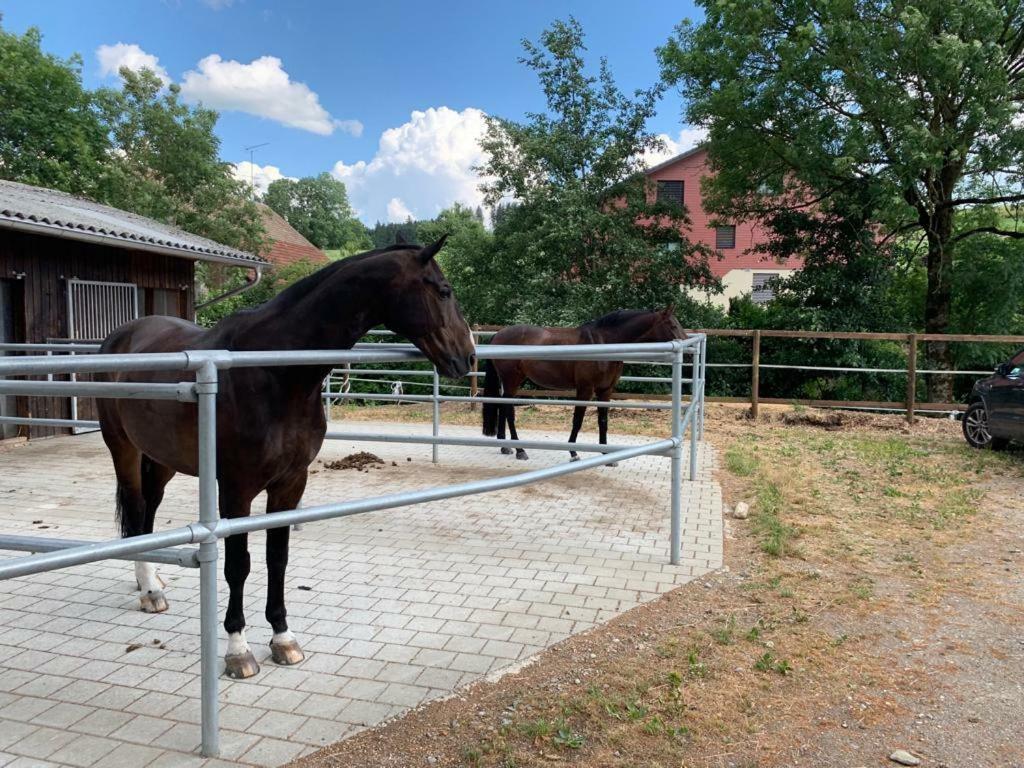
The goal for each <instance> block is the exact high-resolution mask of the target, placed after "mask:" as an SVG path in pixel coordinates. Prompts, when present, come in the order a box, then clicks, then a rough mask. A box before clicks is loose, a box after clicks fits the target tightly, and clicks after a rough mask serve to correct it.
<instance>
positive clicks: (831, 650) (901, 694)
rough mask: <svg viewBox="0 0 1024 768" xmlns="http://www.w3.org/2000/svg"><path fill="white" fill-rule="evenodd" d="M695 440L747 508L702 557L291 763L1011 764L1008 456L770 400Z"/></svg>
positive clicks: (739, 767) (1023, 473)
mask: <svg viewBox="0 0 1024 768" xmlns="http://www.w3.org/2000/svg"><path fill="white" fill-rule="evenodd" d="M342 415H343V416H344V417H345V418H361V417H367V418H374V419H380V418H405V419H408V420H417V419H429V414H428V413H427V412H426V411H425V410H424V409H417V408H416V407H404V406H399V407H388V408H372V409H355V408H344V409H342ZM477 418H479V417H478V415H477V414H473V413H469V412H468V410H467V411H460V412H453V413H447V412H446V415H445V420H446V421H451V422H460V421H465V422H466V423H471V422H472V421H473V420H475V419H477ZM664 419H665V417H664V416H663V415H660V414H654V415H649V414H626V413H622V412H613V414H612V422H611V424H612V426H611V431H612V432H613V434H614V432H615V431H619V432H635V433H653V434H660V433H663V431H664V429H665V421H664ZM518 421H519V423H521V425H522V426H524V427H540V426H551V425H554V424H560V423H562V422H563V421H564V414H558V413H556V412H555V411H554V410H553V409H544V408H539V409H538V408H530V409H525V410H524V412H523V413H522V414H521V415H520V416H519V418H518ZM706 436H707V438H708V439H709V440H710V441H711V442H712V443H713V444H714V445H715V447H716V448H717V449H718V452H719V462H720V464H721V466H720V468H719V472H718V475H719V479H720V481H721V483H722V486H723V490H724V492H725V497H726V500H727V503H728V507H729V509H730V510H731V509H732V507H733V505H735V504H736V503H737V502H741V501H743V502H746V503H748V504H749V505H750V516H749V517H748V518H747V519H732V518H730V519H729V520H728V525H727V529H726V530H727V534H726V537H727V538H726V548H725V556H726V563H727V566H726V568H725V569H724V570H723V571H722V572H719V573H715V574H711V575H709V576H707V577H704V578H702V579H699V580H697V581H695V582H692V583H690V584H688V585H686V586H684V587H682V588H680V589H677V590H675V591H674V592H671V593H669V594H667V595H666V596H665V597H664V598H662V599H661V600H658V601H655V602H653V603H649V604H647V605H645V606H642V607H640V608H637V609H635V610H633V611H630V612H628V613H626V614H624V615H622V616H620V617H619V618H617V619H615V620H613V621H612V622H610V623H608V624H606V625H604V626H601V627H599V628H596V629H594V630H592V631H590V632H588V633H586V634H583V635H579V636H576V637H573V638H570V639H569V640H567V641H565V642H563V643H562V644H560V645H558V646H555V647H553V648H551V649H549V650H548V651H546V652H544V653H543V654H541V655H540V656H538V657H537V658H536V659H535V660H534V661H533V663H532V664H530V665H528V666H526V667H525V668H523V669H520V670H518V671H516V672H513V673H510V674H507V675H505V676H504V677H502V678H500V679H498V680H496V681H490V682H483V683H479V684H477V685H474V686H472V687H471V688H468V689H465V690H463V691H461V692H460V694H459V695H457V696H454V697H452V698H450V699H448V700H445V701H440V702H435V703H433V704H430V705H427V706H425V707H423V708H421V709H419V710H417V711H414V712H412V713H410V714H408V715H406V716H405V717H402V718H399V719H397V720H395V721H392V722H391V723H388V724H386V725H384V726H382V727H380V728H377V729H374V730H370V731H366V732H363V733H361V734H359V735H357V736H355V737H353V738H351V739H348V740H346V741H344V742H340V743H338V744H335V745H333V746H330V747H327V748H325V749H323V750H321V751H320V752H318V753H316V754H314V755H311V756H310V757H307V758H305V759H303V760H301V761H299V762H297V763H295V765H296V766H303V768H312V767H313V766H317V767H322V766H351V767H352V768H356V767H359V766H425V765H437V766H470V767H474V766H501V767H502V768H513V767H514V766H550V765H559V764H567V765H581V766H623V767H625V766H637V767H639V766H644V767H646V766H651V767H657V766H666V767H667V766H687V767H690V766H693V767H697V766H708V767H712V766H714V767H716V768H719V767H725V766H728V767H730V768H731V767H736V768H745V767H747V766H804V765H806V766H849V767H851V768H853V767H855V766H884V765H890V766H891V765H895V763H893V762H891V761H890V759H889V756H890V754H891V753H893V752H894V751H895V750H900V749H902V750H905V751H907V752H909V753H911V754H912V755H914V756H916V758H917V759H919V760H920V761H921V764H922V765H924V766H948V767H949V768H955V767H959V766H999V767H1004V766H1017V767H1020V766H1024V725H1022V714H1024V634H1022V632H1021V626H1022V619H1024V482H1022V479H1024V453H1021V452H1019V451H1017V452H1014V451H1011V452H1007V453H993V452H978V451H973V450H971V449H968V448H967V447H966V445H965V444H964V442H963V440H962V438H961V437H960V433H959V424H958V423H957V422H951V421H948V420H940V419H922V420H919V421H918V423H917V424H915V425H914V426H913V427H910V426H908V425H907V424H905V423H904V421H903V420H902V418H901V417H896V416H891V417H890V416H868V415H859V414H852V415H851V414H846V413H843V414H837V413H833V412H821V411H813V410H806V409H790V408H783V407H778V408H770V409H765V410H764V411H763V412H762V418H761V420H760V421H759V422H758V423H756V424H755V423H753V422H752V421H750V420H749V419H748V418H747V416H746V413H745V411H744V410H743V409H741V408H738V407H730V406H709V411H708V425H707V430H706Z"/></svg>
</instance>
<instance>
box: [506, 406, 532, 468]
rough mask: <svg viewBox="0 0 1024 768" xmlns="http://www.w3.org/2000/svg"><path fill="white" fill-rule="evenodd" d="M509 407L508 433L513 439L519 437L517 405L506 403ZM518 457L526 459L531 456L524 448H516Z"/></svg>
mask: <svg viewBox="0 0 1024 768" xmlns="http://www.w3.org/2000/svg"><path fill="white" fill-rule="evenodd" d="M504 407H505V408H508V434H509V436H510V437H511V438H512V439H513V440H518V439H519V433H518V432H516V407H515V406H514V405H506V406H504ZM516 458H517V459H519V460H520V461H526V460H527V459H528V458H530V457H529V456H527V455H526V451H524V450H523V449H522V448H516Z"/></svg>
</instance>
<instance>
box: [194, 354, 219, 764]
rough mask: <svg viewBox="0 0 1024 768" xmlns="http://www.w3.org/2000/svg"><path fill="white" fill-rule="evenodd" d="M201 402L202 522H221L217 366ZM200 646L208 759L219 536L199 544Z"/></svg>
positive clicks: (200, 392)
mask: <svg viewBox="0 0 1024 768" xmlns="http://www.w3.org/2000/svg"><path fill="white" fill-rule="evenodd" d="M195 391H196V395H197V396H198V399H199V522H201V523H204V524H205V525H207V526H211V527H212V526H214V525H216V523H217V367H216V366H215V365H214V364H213V363H212V362H206V363H203V365H202V367H200V369H199V370H198V371H197V372H196V385H195ZM198 559H199V638H200V640H199V646H200V651H199V652H200V670H201V674H202V687H201V693H200V700H201V712H202V742H201V746H200V751H201V752H202V755H203V756H204V757H217V755H219V754H220V730H219V724H218V714H219V713H218V711H217V685H218V680H217V537H216V536H213V535H212V534H211V535H210V536H208V537H206V539H204V540H203V541H201V542H200V543H199V556H198Z"/></svg>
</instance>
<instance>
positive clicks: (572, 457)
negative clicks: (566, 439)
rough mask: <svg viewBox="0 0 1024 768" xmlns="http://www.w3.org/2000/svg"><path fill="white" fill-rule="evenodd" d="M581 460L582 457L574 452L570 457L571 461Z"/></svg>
mask: <svg viewBox="0 0 1024 768" xmlns="http://www.w3.org/2000/svg"><path fill="white" fill-rule="evenodd" d="M579 460H580V457H579V456H577V455H575V454H573V455H572V456H570V457H569V461H579Z"/></svg>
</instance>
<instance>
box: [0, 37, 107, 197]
mask: <svg viewBox="0 0 1024 768" xmlns="http://www.w3.org/2000/svg"><path fill="white" fill-rule="evenodd" d="M41 40H42V37H41V35H40V33H39V30H37V29H35V28H33V29H29V30H28V31H27V32H26V33H25V34H24V35H22V36H21V37H19V36H18V35H15V34H11V33H9V32H6V31H4V29H3V28H0V178H4V179H9V180H13V181H21V182H24V183H26V184H34V185H36V186H41V187H50V188H53V189H59V190H63V191H64V192H71V193H73V194H86V195H92V194H95V192H96V190H97V188H98V187H99V185H100V179H101V177H102V175H103V170H104V162H105V161H106V158H107V152H108V149H109V144H108V141H107V136H106V133H105V131H104V130H103V126H102V125H101V123H100V120H99V117H98V115H97V112H96V109H95V104H94V101H93V98H92V94H91V93H89V92H88V91H86V90H84V89H83V88H82V76H81V68H82V60H81V58H80V57H79V56H77V55H75V56H72V57H71V58H70V59H68V60H66V61H65V60H63V59H59V58H57V57H55V56H51V55H50V54H47V53H43V51H42V49H41V47H40V43H41Z"/></svg>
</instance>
